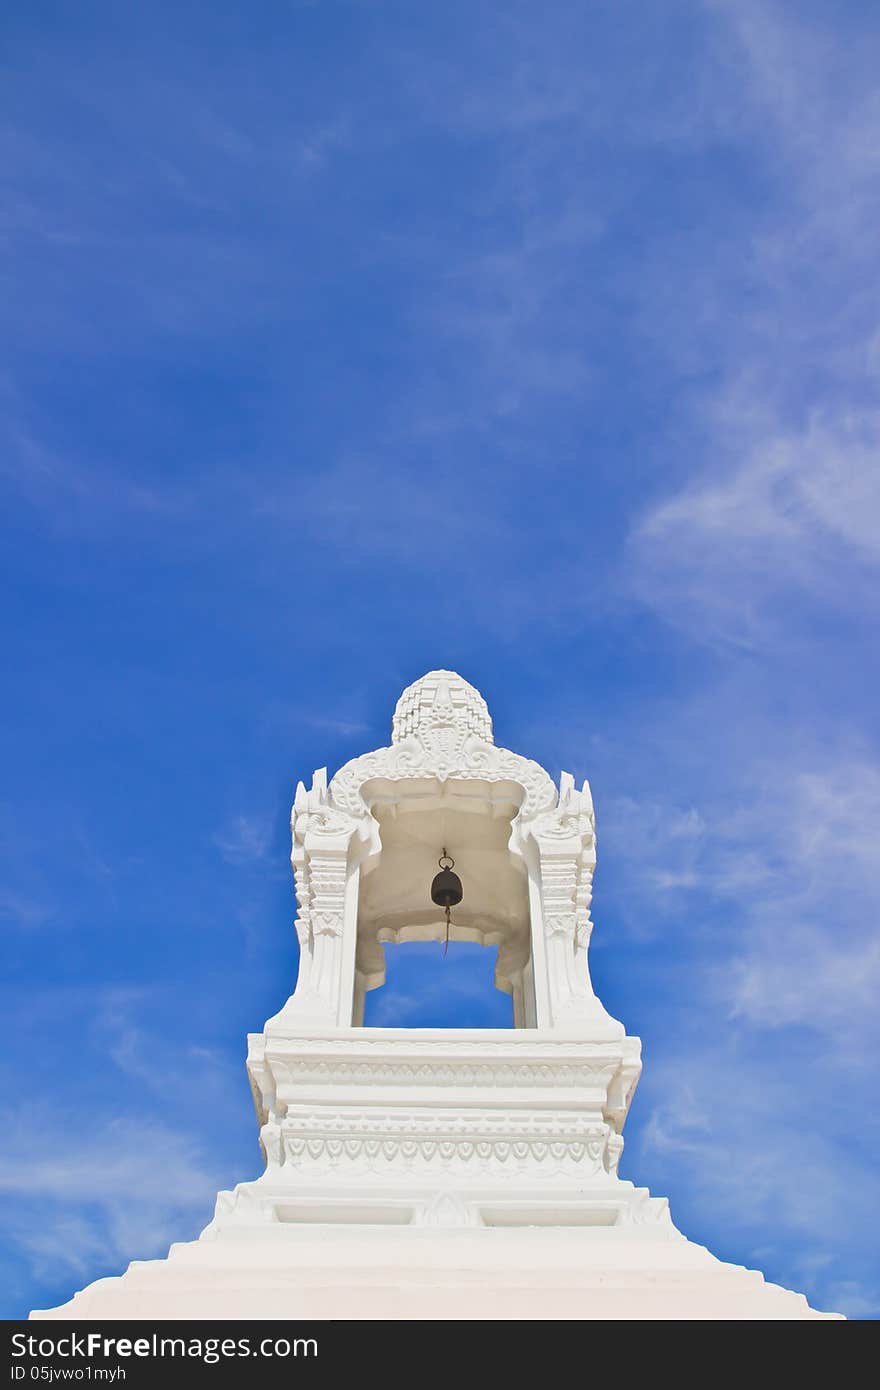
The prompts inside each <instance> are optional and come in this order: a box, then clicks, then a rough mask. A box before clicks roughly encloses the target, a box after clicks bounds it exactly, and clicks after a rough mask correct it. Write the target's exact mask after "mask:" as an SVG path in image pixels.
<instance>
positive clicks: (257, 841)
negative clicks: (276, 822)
mask: <svg viewBox="0 0 880 1390" xmlns="http://www.w3.org/2000/svg"><path fill="white" fill-rule="evenodd" d="M214 843H215V845H216V846H217V848H218V849H219V850H220V853H221V854H222V855H223V857H224V859H226V860H228V862H229V863H230V864H234V865H235V866H236V867H238V868H241V867H245V866H248V865H256V864H261V863H263V862H264V861H265V860H266V857H267V855H268V853H269V848H270V845H271V843H272V826H271V823H270V822H269V821H268V820H265V819H260V818H258V817H255V816H246V815H239V816H233V818H232V820H231V821H230V822H229V824H228V825H227V827H226V828H225V830H222V831H220V832H218V834H216V835H215V836H214Z"/></svg>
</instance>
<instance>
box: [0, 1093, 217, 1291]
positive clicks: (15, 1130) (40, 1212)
mask: <svg viewBox="0 0 880 1390" xmlns="http://www.w3.org/2000/svg"><path fill="white" fill-rule="evenodd" d="M59 1123H61V1121H60V1118H59V1116H58V1114H57V1113H53V1114H52V1115H51V1116H50V1115H38V1114H36V1113H33V1114H31V1116H30V1117H29V1118H28V1119H27V1120H26V1121H25V1120H22V1118H21V1116H20V1115H6V1116H4V1120H3V1129H4V1135H5V1140H4V1151H3V1154H2V1156H0V1197H2V1198H3V1199H4V1206H5V1208H6V1222H5V1224H6V1227H7V1232H8V1234H9V1235H10V1236H11V1238H12V1240H13V1241H14V1242H15V1244H16V1245H17V1246H18V1247H19V1249H20V1250H21V1251H22V1252H23V1254H24V1256H25V1258H26V1259H27V1260H28V1261H29V1263H30V1265H31V1268H32V1270H33V1273H34V1275H35V1276H36V1277H37V1278H42V1279H47V1278H48V1279H52V1280H53V1281H54V1280H56V1279H57V1277H58V1273H59V1271H62V1272H63V1271H70V1272H71V1273H73V1274H75V1275H77V1276H78V1277H79V1278H82V1279H84V1278H86V1277H94V1275H95V1274H96V1273H97V1272H99V1271H100V1272H107V1273H115V1272H121V1270H120V1269H119V1268H118V1267H119V1265H120V1264H121V1263H122V1262H124V1261H126V1260H128V1259H132V1258H134V1257H135V1256H141V1257H143V1256H145V1255H146V1256H158V1255H164V1254H165V1253H167V1249H168V1245H169V1244H170V1243H171V1241H173V1240H174V1239H175V1238H177V1237H179V1236H180V1234H181V1232H182V1230H184V1229H186V1227H187V1226H188V1225H189V1226H192V1225H194V1224H195V1223H196V1222H200V1223H204V1224H206V1223H207V1221H208V1220H209V1219H210V1214H211V1209H212V1199H213V1197H214V1195H215V1194H216V1191H217V1185H218V1184H217V1174H216V1172H213V1171H212V1168H211V1165H210V1164H209V1163H208V1162H206V1160H205V1158H204V1155H203V1154H202V1153H201V1152H200V1151H199V1148H198V1145H197V1143H196V1142H195V1141H194V1140H193V1139H192V1137H191V1136H189V1135H188V1134H186V1133H183V1132H178V1131H175V1130H172V1129H170V1128H168V1127H167V1126H164V1125H162V1124H159V1123H156V1122H151V1121H150V1120H131V1119H119V1120H109V1121H104V1122H103V1123H101V1122H99V1123H98V1124H97V1125H96V1126H94V1127H92V1128H91V1133H89V1134H88V1135H85V1134H83V1133H82V1131H81V1125H80V1122H79V1119H78V1118H77V1117H75V1116H74V1117H72V1118H69V1119H68V1121H67V1123H65V1124H64V1126H63V1129H64V1136H65V1137H64V1143H63V1145H60V1146H59V1147H58V1149H57V1152H54V1153H53V1151H52V1149H51V1147H49V1148H47V1144H46V1136H47V1134H50V1133H54V1132H57V1129H58V1126H59ZM50 1211H51V1212H52V1220H51V1221H47V1220H46V1215H47V1213H48V1212H50Z"/></svg>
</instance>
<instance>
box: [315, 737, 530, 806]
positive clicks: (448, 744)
mask: <svg viewBox="0 0 880 1390" xmlns="http://www.w3.org/2000/svg"><path fill="white" fill-rule="evenodd" d="M431 732H432V731H431V730H427V731H425V730H420V731H419V733H418V735H415V734H414V735H412V736H410V737H408V738H406V739H405V740H403V741H402V742H400V743H395V744H392V745H391V746H390V747H389V748H377V749H376V750H375V751H374V752H372V753H364V754H362V755H361V757H359V758H353V759H352V761H351V762H348V763H346V764H345V765H344V767H341V768H340V769H339V771H338V772H337V773H336V776H335V777H334V778H333V780H332V782H331V783H330V788H329V794H330V797H331V800H332V803H333V805H334V806H335V807H338V808H339V809H340V810H343V811H345V812H346V813H347V814H348V815H351V816H354V817H360V818H363V817H366V816H368V815H369V807H368V806H367V804H366V802H365V801H364V798H363V796H362V794H361V789H362V788H363V786H364V784H365V783H367V782H372V781H401V780H405V779H409V778H415V777H436V778H437V779H438V781H441V782H445V781H448V780H449V779H450V778H456V777H457V778H463V779H479V780H481V781H485V782H514V783H516V784H517V785H518V786H520V787H522V789H523V792H524V797H523V803H522V806H521V808H520V818H521V819H522V820H527V819H529V818H530V817H531V816H535V815H537V814H538V813H539V812H540V811H542V810H548V809H550V808H551V807H552V806H553V804H554V802H555V801H556V787H555V786H554V784H553V781H552V779H551V777H550V774H549V773H548V772H545V770H544V768H542V767H541V766H540V764H539V763H536V762H532V761H531V760H530V759H529V758H523V757H520V755H519V754H518V753H512V752H510V750H509V749H507V748H496V746H495V744H494V743H488V742H486V741H485V740H483V739H479V738H477V737H476V736H474V735H473V734H468V733H467V732H465V731H462V730H457V729H454V730H451V731H450V736H449V737H448V738H444V739H442V740H437V739H433V738H431V737H429V735H430V734H431Z"/></svg>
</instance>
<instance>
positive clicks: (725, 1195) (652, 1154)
mask: <svg viewBox="0 0 880 1390" xmlns="http://www.w3.org/2000/svg"><path fill="white" fill-rule="evenodd" d="M798 1066H799V1063H798V1062H797V1061H796V1060H795V1059H792V1060H791V1061H790V1062H789V1064H788V1065H787V1066H785V1065H783V1066H780V1065H779V1062H778V1059H777V1058H775V1057H774V1056H773V1055H772V1054H770V1055H768V1054H763V1055H760V1054H759V1055H757V1056H749V1055H748V1053H745V1052H744V1051H743V1049H742V1048H738V1047H736V1046H733V1047H731V1046H726V1045H725V1043H724V1042H723V1041H719V1040H718V1039H717V1036H716V1037H713V1036H712V1035H711V1034H710V1035H708V1036H707V1037H706V1039H705V1045H704V1046H703V1047H702V1048H701V1049H700V1050H699V1051H698V1052H697V1053H690V1054H678V1055H670V1054H667V1056H666V1057H665V1058H664V1060H663V1062H662V1063H659V1062H655V1068H654V1075H653V1076H652V1078H651V1089H652V1094H653V1095H658V1094H659V1095H660V1096H662V1099H661V1100H659V1101H658V1102H656V1103H655V1104H654V1106H653V1109H652V1112H651V1114H650V1116H649V1118H648V1120H647V1123H646V1124H645V1125H644V1127H643V1129H642V1131H641V1133H640V1135H639V1137H638V1139H637V1141H636V1143H635V1148H636V1150H637V1152H638V1156H639V1167H640V1169H641V1171H642V1175H643V1177H644V1173H645V1172H646V1171H650V1172H651V1175H652V1176H651V1181H652V1183H653V1184H654V1185H655V1186H657V1185H658V1184H664V1185H665V1184H668V1187H667V1190H672V1191H675V1190H677V1191H678V1192H679V1197H678V1201H677V1202H676V1201H675V1200H674V1201H673V1210H672V1216H673V1220H676V1217H678V1224H680V1225H681V1226H682V1227H683V1228H684V1230H685V1234H687V1235H689V1236H690V1237H691V1238H692V1239H698V1240H707V1241H709V1242H710V1244H711V1245H712V1247H713V1249H714V1253H716V1254H720V1255H721V1257H722V1258H726V1259H733V1260H735V1261H737V1262H739V1261H741V1260H744V1261H746V1262H747V1263H751V1264H754V1265H758V1266H761V1267H763V1268H764V1270H765V1272H767V1273H768V1277H772V1278H774V1279H777V1280H779V1281H781V1282H783V1283H784V1284H786V1285H787V1286H788V1287H792V1288H796V1289H800V1290H802V1291H806V1292H807V1293H808V1295H809V1296H810V1297H811V1301H812V1302H813V1303H814V1305H815V1306H818V1307H820V1308H823V1309H827V1310H829V1311H843V1312H846V1313H850V1314H855V1315H860V1314H862V1313H864V1311H865V1310H866V1309H867V1308H870V1309H872V1310H873V1311H874V1312H875V1313H876V1311H877V1309H878V1307H880V1288H878V1287H877V1284H876V1278H874V1279H872V1277H871V1272H870V1270H869V1269H868V1267H867V1266H866V1267H865V1268H864V1270H863V1269H862V1264H863V1261H861V1260H860V1258H859V1256H858V1254H857V1253H856V1247H857V1244H858V1236H859V1228H860V1225H861V1222H862V1221H863V1220H864V1217H865V1214H866V1213H867V1212H869V1211H871V1210H872V1209H873V1207H874V1205H875V1202H876V1175H875V1173H874V1172H873V1171H872V1169H871V1166H870V1165H869V1164H868V1163H866V1162H865V1160H864V1158H863V1157H862V1156H861V1153H860V1150H859V1148H858V1147H857V1146H855V1147H854V1146H853V1145H852V1144H851V1142H850V1128H849V1126H848V1125H844V1124H842V1121H843V1120H844V1116H843V1115H842V1114H841V1113H840V1099H839V1097H829V1098H828V1101H827V1103H826V1105H825V1106H824V1107H822V1108H819V1109H817V1107H816V1106H815V1105H813V1104H811V1097H810V1092H809V1091H807V1092H806V1093H805V1092H804V1091H803V1088H801V1087H800V1086H798V1085H794V1084H792V1083H793V1080H794V1077H795V1075H796V1074H797V1070H798ZM833 1075H834V1069H833V1068H832V1067H826V1066H824V1065H823V1064H822V1063H819V1064H818V1065H817V1067H816V1071H815V1074H814V1087H815V1088H816V1089H817V1090H823V1091H824V1088H826V1087H827V1086H828V1085H829V1084H831V1082H832V1077H833ZM851 1118H855V1117H851ZM630 1157H631V1156H630ZM719 1239H720V1241H721V1246H719ZM841 1249H843V1250H847V1249H848V1250H849V1251H850V1252H852V1253H850V1254H848V1255H843V1256H842V1255H841ZM847 1263H849V1264H850V1270H849V1273H850V1274H855V1275H857V1276H858V1277H856V1278H853V1279H851V1280H849V1282H848V1283H847V1284H844V1282H842V1280H841V1270H842V1269H846V1265H847Z"/></svg>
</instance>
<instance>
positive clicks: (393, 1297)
mask: <svg viewBox="0 0 880 1390" xmlns="http://www.w3.org/2000/svg"><path fill="white" fill-rule="evenodd" d="M291 829H292V835H293V853H292V862H293V868H294V875H295V880H296V893H297V900H298V904H299V913H298V917H297V922H296V930H297V935H298V938H299V945H300V965H299V977H298V980H297V983H296V988H295V990H294V992H293V994H292V995H291V996H290V998H289V999H288V1000H287V1002H286V1003H285V1004H284V1005H283V1007H282V1008H281V1009H280V1010H279V1012H278V1013H277V1014H275V1015H274V1017H272V1018H270V1019H269V1020H268V1022H267V1023H266V1026H265V1028H264V1030H263V1032H262V1033H258V1034H253V1035H251V1036H250V1038H249V1048H248V1072H249V1075H250V1078H251V1083H252V1087H253V1092H254V1100H255V1104H256V1109H257V1114H258V1117H259V1124H260V1142H261V1146H262V1149H263V1153H264V1156H265V1171H264V1173H263V1174H262V1175H261V1176H260V1177H259V1178H257V1179H256V1180H254V1181H251V1182H243V1183H240V1184H239V1185H238V1186H237V1187H236V1188H235V1189H234V1190H233V1191H232V1192H221V1193H220V1195H219V1196H218V1199H217V1206H216V1211H215V1214H214V1218H213V1220H212V1221H211V1223H210V1224H209V1225H208V1226H207V1227H206V1229H205V1230H204V1231H203V1233H202V1235H201V1237H200V1239H199V1240H198V1241H195V1242H193V1243H191V1244H189V1245H180V1246H174V1247H172V1250H171V1253H170V1255H169V1257H168V1259H167V1260H160V1261H152V1262H146V1263H136V1264H133V1265H131V1266H130V1267H129V1269H128V1271H127V1272H126V1274H124V1275H123V1276H122V1277H121V1278H119V1279H109V1280H100V1281H99V1282H98V1283H96V1284H93V1285H91V1286H90V1287H89V1288H87V1289H86V1290H84V1291H83V1292H82V1293H81V1294H78V1295H77V1296H76V1297H75V1298H74V1299H73V1300H72V1302H71V1303H69V1304H66V1305H64V1307H62V1308H58V1309H54V1310H52V1311H50V1312H47V1313H39V1314H34V1315H33V1316H35V1317H43V1318H46V1317H49V1318H52V1317H57V1318H101V1317H120V1318H122V1317H126V1318H137V1317H181V1318H182V1317H215V1318H220V1317H229V1318H236V1317H245V1318H272V1317H287V1318H290V1317H322V1318H367V1317H375V1318H401V1317H405V1318H410V1317H412V1318H441V1317H443V1318H445V1317H449V1318H480V1319H495V1318H504V1319H507V1318H529V1319H534V1318H550V1319H559V1318H594V1319H603V1318H614V1319H628V1318H638V1319H646V1318H647V1319H651V1318H680V1319H695V1318H709V1319H717V1318H722V1319H730V1318H736V1319H749V1320H752V1319H803V1318H815V1317H823V1316H831V1315H828V1314H820V1313H815V1312H813V1310H812V1309H810V1308H809V1307H808V1305H807V1303H806V1301H805V1300H804V1299H803V1297H802V1296H801V1295H799V1294H793V1293H789V1292H787V1291H786V1290H784V1289H781V1288H778V1287H777V1286H775V1285H772V1284H767V1283H765V1282H764V1279H763V1277H762V1276H761V1275H760V1274H759V1273H757V1272H755V1271H747V1270H745V1269H742V1268H740V1267H738V1266H732V1265H727V1264H723V1263H721V1262H720V1261H718V1260H716V1259H715V1258H714V1257H713V1256H712V1255H710V1254H709V1252H708V1251H707V1250H705V1249H704V1248H703V1247H702V1246H698V1245H694V1244H692V1243H691V1242H690V1241H688V1240H686V1239H685V1238H684V1236H682V1235H681V1234H680V1232H679V1231H677V1230H676V1228H675V1227H674V1226H673V1224H672V1221H671V1219H670V1215H669V1207H668V1204H667V1202H666V1199H665V1198H662V1197H652V1196H651V1195H650V1194H649V1192H648V1191H647V1189H645V1188H641V1187H635V1186H634V1185H633V1184H632V1183H631V1182H629V1181H626V1180H625V1179H622V1178H621V1177H620V1176H619V1174H618V1165H619V1162H620V1157H621V1152H622V1149H623V1137H622V1131H623V1125H624V1121H625V1119H626V1115H627V1111H628V1108H629V1105H630V1102H631V1100H632V1096H633V1092H634V1090H635V1087H636V1083H637V1081H638V1078H639V1072H640V1070H641V1060H640V1051H641V1045H640V1043H639V1040H638V1039H637V1038H630V1037H627V1036H626V1034H625V1031H624V1028H623V1025H622V1024H621V1023H618V1022H617V1020H616V1019H613V1018H611V1017H610V1015H609V1014H608V1013H607V1012H606V1010H605V1009H604V1007H603V1006H602V1003H601V1001H600V1000H599V999H598V998H597V997H596V995H595V993H594V991H593V987H592V984H591V982H590V973H589V966H588V951H589V944H590V933H591V930H592V923H591V920H590V899H591V892H592V878H593V870H594V867H595V863H596V840H595V822H594V817H593V804H592V799H591V796H590V790H589V787H588V785H587V783H586V782H585V783H584V785H583V786H582V787H581V788H580V789H577V788H576V787H575V785H574V781H573V779H572V778H571V777H570V776H569V775H568V774H567V773H564V774H563V776H562V778H561V782H560V785H559V787H556V786H555V784H554V783H553V781H552V780H551V778H550V776H549V775H548V773H547V772H545V771H544V769H543V768H542V767H540V766H539V765H538V764H537V763H535V762H532V761H530V760H528V759H527V758H524V757H521V756H520V755H519V754H517V753H512V752H510V751H509V750H507V749H505V748H500V747H498V746H497V745H496V743H495V741H494V737H493V730H492V720H491V718H490V716H489V711H488V709H487V707H486V703H485V701H484V700H483V698H482V696H481V695H480V694H479V692H478V691H477V690H475V689H474V687H473V686H471V685H469V684H468V683H467V681H465V680H463V679H462V678H461V676H459V675H456V674H455V673H454V672H451V671H432V672H430V673H429V674H428V675H426V676H423V677H422V679H421V680H419V681H416V682H415V684H414V685H411V686H409V687H408V688H407V689H406V690H405V691H404V692H403V694H402V695H401V697H400V699H399V700H398V702H397V708H396V710H395V712H394V720H393V725H392V734H391V743H390V745H389V746H388V747H387V748H380V749H378V750H376V751H374V752H370V753H365V754H363V755H362V756H361V757H359V758H355V759H354V760H353V761H352V762H349V763H346V765H345V766H344V767H342V768H341V769H340V770H339V771H338V772H337V773H336V775H335V776H334V777H333V779H332V780H331V781H330V782H329V784H328V781H327V774H326V771H325V770H322V771H320V772H316V773H315V774H314V777H313V780H312V785H311V788H310V789H309V790H308V791H307V790H306V789H305V787H304V786H303V785H302V783H300V785H299V786H298V787H297V790H296V797H295V800H294V805H293V812H292V816H291ZM443 849H447V850H448V851H449V853H450V855H451V856H452V857H453V858H454V859H455V871H456V873H457V874H458V875H459V876H460V878H461V881H462V885H463V898H462V901H461V903H460V904H459V905H457V906H456V907H454V908H453V909H452V919H451V926H450V937H451V939H452V940H455V941H471V942H480V943H482V944H483V945H486V946H497V948H498V953H497V965H496V984H497V986H498V988H499V989H501V990H504V991H506V992H507V993H509V994H510V995H511V997H512V1024H513V1026H512V1027H511V1028H502V1029H459V1028H446V1029H444V1028H439V1029H421V1028H416V1029H407V1028H374V1027H364V1026H363V1017H364V999H365V996H366V994H367V992H368V991H370V990H372V989H376V988H378V987H379V986H381V985H382V984H383V983H384V980H385V957H384V949H385V946H386V945H387V944H389V943H405V942H408V941H433V940H443V938H444V936H445V933H446V922H445V919H444V913H443V909H442V908H440V907H437V906H435V904H434V903H433V902H432V901H431V896H430V886H431V881H432V878H433V876H434V874H435V873H436V872H437V861H438V858H439V856H440V854H441V851H442V850H443ZM438 968H442V963H440V962H438ZM132 1195H133V1200H135V1199H136V1193H133V1194H132Z"/></svg>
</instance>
